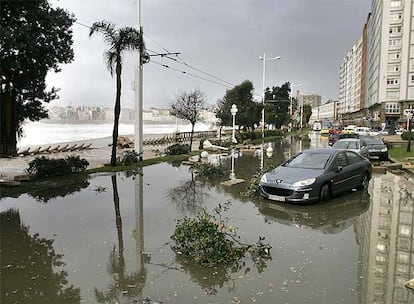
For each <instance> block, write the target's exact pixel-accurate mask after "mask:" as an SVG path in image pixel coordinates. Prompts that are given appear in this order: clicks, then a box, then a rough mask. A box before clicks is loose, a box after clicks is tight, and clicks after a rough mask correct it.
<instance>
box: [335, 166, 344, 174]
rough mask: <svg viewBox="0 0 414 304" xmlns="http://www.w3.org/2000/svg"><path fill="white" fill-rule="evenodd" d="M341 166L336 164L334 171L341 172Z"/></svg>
mask: <svg viewBox="0 0 414 304" xmlns="http://www.w3.org/2000/svg"><path fill="white" fill-rule="evenodd" d="M343 168H344V167H342V166H337V167H336V170H335V172H336V173H338V172H341V171H342V169H343Z"/></svg>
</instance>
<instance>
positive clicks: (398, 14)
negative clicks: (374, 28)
mask: <svg viewBox="0 0 414 304" xmlns="http://www.w3.org/2000/svg"><path fill="white" fill-rule="evenodd" d="M390 19H391V20H401V19H402V14H401V13H397V14H391V16H390Z"/></svg>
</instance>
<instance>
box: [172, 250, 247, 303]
mask: <svg viewBox="0 0 414 304" xmlns="http://www.w3.org/2000/svg"><path fill="white" fill-rule="evenodd" d="M176 262H177V263H178V264H179V265H181V267H180V270H181V271H183V272H184V273H186V274H189V275H190V277H191V280H192V281H193V282H195V283H196V284H198V285H199V286H200V287H201V289H202V290H203V291H204V292H205V293H206V294H207V295H215V294H217V291H218V290H220V289H221V288H223V287H225V286H226V287H227V291H228V292H232V291H234V290H235V289H236V279H235V278H232V276H231V274H232V273H236V272H237V271H239V270H240V268H241V266H240V265H234V266H232V267H226V266H222V267H206V266H200V265H196V264H194V263H190V262H188V261H187V260H185V259H184V258H182V257H181V256H177V257H176Z"/></svg>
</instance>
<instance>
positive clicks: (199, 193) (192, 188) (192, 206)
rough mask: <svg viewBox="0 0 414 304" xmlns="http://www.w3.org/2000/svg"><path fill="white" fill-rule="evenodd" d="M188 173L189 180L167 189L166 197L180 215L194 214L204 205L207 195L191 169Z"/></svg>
mask: <svg viewBox="0 0 414 304" xmlns="http://www.w3.org/2000/svg"><path fill="white" fill-rule="evenodd" d="M189 171H190V174H191V178H190V180H186V181H183V182H181V184H180V185H179V186H177V187H174V188H170V189H168V191H167V197H168V199H169V200H170V201H171V202H172V203H173V204H174V205H175V206H177V208H178V209H179V210H180V211H181V212H182V213H184V214H185V213H187V212H189V213H192V214H195V213H196V212H197V211H199V210H200V209H201V208H202V206H203V205H204V203H205V200H206V198H207V197H208V193H207V192H205V191H204V189H203V187H202V186H201V181H200V180H198V179H197V178H196V177H195V173H194V171H193V169H192V168H190V169H189ZM204 182H205V181H204ZM205 184H206V185H207V183H205Z"/></svg>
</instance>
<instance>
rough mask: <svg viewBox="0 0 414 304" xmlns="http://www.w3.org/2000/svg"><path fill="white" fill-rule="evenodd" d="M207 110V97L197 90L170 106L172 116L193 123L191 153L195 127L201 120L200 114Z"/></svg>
mask: <svg viewBox="0 0 414 304" xmlns="http://www.w3.org/2000/svg"><path fill="white" fill-rule="evenodd" d="M205 108H206V95H205V94H204V93H203V92H201V91H200V89H195V90H194V91H191V92H183V93H181V94H180V95H178V96H177V97H176V99H175V101H174V102H173V103H172V104H171V105H170V114H171V115H173V116H175V117H177V118H180V119H184V120H188V121H189V122H190V123H191V136H190V151H191V146H192V144H193V135H194V126H195V124H196V122H197V121H198V119H199V118H200V112H201V111H202V110H204V109H205Z"/></svg>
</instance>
